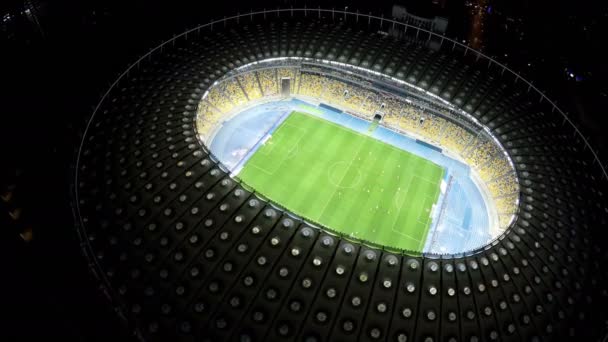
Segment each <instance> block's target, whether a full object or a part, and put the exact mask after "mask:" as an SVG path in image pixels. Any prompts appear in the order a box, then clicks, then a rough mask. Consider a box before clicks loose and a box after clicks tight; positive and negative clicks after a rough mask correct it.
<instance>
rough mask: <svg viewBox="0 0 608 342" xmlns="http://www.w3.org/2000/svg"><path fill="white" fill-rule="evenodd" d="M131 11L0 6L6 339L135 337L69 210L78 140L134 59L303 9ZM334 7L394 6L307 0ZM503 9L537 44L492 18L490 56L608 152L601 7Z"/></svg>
mask: <svg viewBox="0 0 608 342" xmlns="http://www.w3.org/2000/svg"><path fill="white" fill-rule="evenodd" d="M401 2H406V3H407V5H408V7H410V8H417V9H418V10H419V11H420V12H424V13H432V12H433V8H432V7H431V8H430V9H429V7H428V6H426V3H428V0H427V1H423V0H413V1H401ZM24 3H31V4H33V5H35V6H37V8H38V10H37V11H36V14H37V19H38V24H39V26H38V25H37V24H36V23H35V22H33V21H31V20H28V19H27V18H26V16H24V15H20V14H19V13H20V12H21V11H22V10H23V9H24ZM125 3H126V1H119V0H112V1H100V0H94V1H86V2H84V1H76V0H55V1H34V0H32V1H27V2H26V1H18V0H6V1H2V3H0V15H2V16H3V17H2V18H5V15H6V14H9V15H11V14H12V17H13V19H11V21H10V23H8V24H6V23H2V24H0V25H2V26H0V28H1V30H0V61H1V63H0V79H1V80H2V82H1V84H2V85H3V86H4V87H3V88H4V90H3V91H2V92H1V94H0V104H1V106H0V146H1V147H0V186H1V188H0V194H4V193H5V191H6V189H7V186H12V185H14V186H15V188H14V189H13V190H12V191H11V192H12V193H13V198H12V199H11V200H10V202H9V203H8V204H7V203H4V202H2V201H0V227H1V229H0V238H1V240H0V241H2V246H0V247H1V249H0V250H1V251H2V252H0V254H5V256H4V258H3V259H1V260H3V261H6V262H7V266H5V267H3V270H2V273H0V274H2V280H3V281H2V282H3V285H2V289H3V291H2V293H1V294H0V302H1V303H8V306H5V305H3V309H5V310H3V311H4V315H3V323H5V324H6V326H7V327H8V328H9V331H10V333H11V334H14V336H13V337H11V338H9V339H4V340H7V341H11V340H28V339H32V338H41V337H44V338H45V339H46V340H50V339H55V338H57V339H61V340H62V341H85V340H86V341H91V340H99V341H108V340H114V341H120V340H123V339H127V334H126V330H125V329H124V328H122V326H121V323H120V321H119V320H118V319H117V318H116V317H115V315H114V313H113V312H112V308H111V307H110V306H109V305H108V304H107V302H106V301H105V299H104V298H103V297H102V296H101V295H100V293H99V291H97V289H96V284H95V282H94V281H93V280H92V278H91V277H90V276H89V274H88V272H87V264H86V261H85V260H84V258H83V257H82V256H81V253H80V250H79V244H78V240H77V237H76V234H75V232H74V228H73V222H72V217H71V212H70V206H69V185H70V179H71V173H70V169H69V167H70V165H71V163H72V162H73V156H74V150H75V148H76V146H77V142H78V135H79V132H80V131H81V130H82V128H83V127H84V123H85V122H86V119H87V118H88V117H89V115H90V114H91V113H92V110H93V108H94V106H95V104H96V103H97V102H98V101H99V99H100V97H101V94H102V93H103V92H104V91H105V90H106V89H107V87H108V85H109V84H110V83H111V82H112V81H113V80H114V79H115V78H116V76H117V75H118V74H119V73H120V72H121V71H122V70H124V68H125V67H126V66H127V65H128V63H129V62H130V61H133V60H135V59H136V58H137V56H139V55H141V54H143V53H145V52H146V51H147V50H148V49H150V48H151V47H153V46H155V45H156V44H158V43H160V42H161V41H162V40H164V39H167V38H168V37H171V36H172V35H173V34H174V33H179V32H181V31H183V30H184V29H186V28H190V27H192V26H194V25H195V24H198V23H203V22H206V21H208V20H209V19H211V18H219V17H221V16H223V15H224V14H232V13H234V12H236V11H237V10H240V11H241V12H245V11H248V10H249V9H250V8H252V7H253V8H258V9H259V8H263V7H266V8H276V7H278V6H290V5H293V6H300V5H303V4H304V2H303V1H290V0H275V1H264V2H263V1H256V4H255V5H253V4H252V2H251V1H243V0H236V1H231V2H230V3H225V4H224V5H223V8H212V7H211V5H209V2H207V1H197V2H191V3H188V2H186V1H183V0H174V1H165V2H152V1H146V0H134V1H129V2H128V5H126V4H125ZM263 3H266V5H264V4H263ZM329 3H334V4H335V8H344V6H346V5H348V6H349V9H350V10H354V9H356V8H360V9H362V11H364V12H367V11H369V10H373V12H374V13H380V12H384V13H385V14H386V15H387V16H388V15H389V13H390V6H391V4H392V1H384V0H382V1H378V0H376V1H373V2H369V1H361V0H359V1H322V2H321V1H308V2H307V4H308V6H309V7H316V6H317V4H322V6H324V7H333V6H332V5H330V4H329ZM495 3H496V5H497V6H498V7H499V8H500V7H501V6H502V8H508V11H512V12H514V13H515V14H513V15H520V16H523V17H525V18H527V19H526V20H527V24H526V25H525V26H524V27H523V28H522V30H524V31H525V32H526V33H529V34H530V36H531V37H532V38H531V39H530V42H525V43H521V42H512V41H511V38H509V37H511V36H509V35H506V34H501V33H500V32H501V31H500V27H501V25H502V24H501V23H502V22H503V21H504V20H503V19H504V18H503V19H500V20H499V19H496V20H494V21H491V20H490V21H489V22H488V27H489V28H488V30H489V32H487V36H486V39H487V47H486V49H487V50H486V51H488V53H491V54H495V55H499V54H500V55H501V58H502V52H503V50H505V49H506V50H507V51H514V56H513V55H512V56H511V57H504V58H502V60H508V61H509V63H510V64H509V65H515V66H521V67H522V68H524V69H526V68H525V65H526V62H527V61H528V60H534V64H533V65H534V66H533V67H531V68H528V69H526V70H528V71H527V73H530V74H534V75H535V76H536V78H537V79H542V80H545V82H539V83H540V86H541V88H545V89H547V88H548V87H543V85H549V84H550V85H552V90H553V89H555V95H554V96H553V97H554V98H558V99H559V100H560V101H559V103H560V104H562V105H563V107H564V108H566V109H567V110H568V111H569V112H571V113H572V116H573V117H574V118H575V119H576V120H577V121H579V122H581V123H582V124H583V129H584V131H585V132H586V134H587V135H589V136H591V138H592V139H593V140H594V142H595V145H596V146H598V147H599V148H601V149H604V148H605V146H606V140H605V138H604V134H603V132H604V128H605V125H604V124H603V123H604V121H605V119H604V117H603V115H604V111H603V110H601V109H603V108H606V104H608V99H607V93H608V91H607V90H606V85H605V84H604V83H605V82H604V80H605V79H606V78H605V77H604V76H606V74H607V73H608V72H607V71H606V70H605V68H606V64H605V63H604V62H603V61H605V60H606V58H605V55H604V52H603V51H602V49H601V47H602V46H601V45H602V43H603V42H604V41H605V39H603V37H604V35H603V34H604V33H605V26H606V20H605V19H606V16H604V14H603V13H604V12H602V11H604V10H603V9H602V8H596V6H598V5H596V4H594V5H593V6H591V5H590V6H586V7H583V6H578V7H577V5H576V3H575V2H566V1H560V2H551V3H550V6H549V5H547V6H545V5H544V4H541V3H539V2H534V3H535V5H534V6H531V5H530V6H528V5H525V4H523V5H522V4H519V3H518V4H515V5H509V4H505V1H504V0H503V1H498V0H496V1H495ZM509 3H510V2H509ZM543 3H547V4H549V2H548V1H543ZM597 3H599V2H597ZM506 11H507V10H506ZM439 12H440V13H441V14H443V15H446V16H448V17H450V20H451V22H450V27H451V30H450V32H449V34H448V35H450V36H456V37H464V36H466V34H467V28H468V25H469V21H470V20H471V19H470V17H469V16H468V14H467V10H466V9H465V7H464V5H463V3H462V2H459V1H455V0H451V1H448V7H447V8H446V9H444V10H440V11H439ZM518 13H519V14H518ZM522 13H523V14H522ZM573 14H574V15H575V16H576V18H574V19H573V18H571V17H572V15H573ZM510 15H511V14H510ZM571 21H574V23H572V22H571ZM581 22H583V23H581ZM589 23H590V24H589ZM568 28H572V29H571V30H569V29H568ZM583 28H584V29H583ZM493 30H494V31H493ZM505 35H506V37H505ZM538 42H541V43H542V44H541V43H538ZM564 65H568V66H570V65H572V67H573V68H576V69H577V70H579V71H580V73H581V74H584V75H585V79H586V80H585V81H583V82H575V81H572V80H570V81H567V80H566V79H565V78H564V75H563V70H562V69H563V67H564ZM520 70H522V69H520ZM579 71H577V72H579ZM606 159H608V158H606ZM15 208H21V209H22V211H21V217H20V219H19V221H18V223H15V222H14V221H13V220H12V219H10V218H9V216H8V215H7V213H8V212H12V211H13V210H14V209H15ZM27 227H30V228H32V230H33V240H32V241H31V242H29V243H27V242H24V241H22V239H21V238H20V237H19V235H18V234H19V232H21V231H23V229H25V228H27ZM4 332H5V330H2V332H0V334H2V333H4ZM1 338H2V337H1V336H0V339H1Z"/></svg>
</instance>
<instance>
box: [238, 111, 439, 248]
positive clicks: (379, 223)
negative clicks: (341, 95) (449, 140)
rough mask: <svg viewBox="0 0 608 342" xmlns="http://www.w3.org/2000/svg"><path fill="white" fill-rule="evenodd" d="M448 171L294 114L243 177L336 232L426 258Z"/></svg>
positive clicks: (257, 154)
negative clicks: (433, 214)
mask: <svg viewBox="0 0 608 342" xmlns="http://www.w3.org/2000/svg"><path fill="white" fill-rule="evenodd" d="M443 172H444V169H443V168H442V167H440V166H438V165H436V164H434V163H432V162H430V161H428V160H426V159H424V158H421V157H418V156H416V155H414V154H411V153H409V152H406V151H403V150H401V149H398V148H396V147H394V146H391V145H389V144H386V143H384V142H381V141H379V140H376V139H374V138H372V137H369V136H367V135H364V134H361V133H358V132H355V131H353V130H351V129H348V128H346V127H343V126H340V125H338V124H335V123H332V122H329V121H326V120H323V119H321V118H318V117H315V116H312V115H308V114H303V113H298V112H292V113H291V114H290V115H289V117H287V119H285V121H283V123H281V125H280V126H279V127H278V128H277V129H276V130H275V131H274V133H273V134H272V136H271V137H270V138H269V139H268V140H267V141H266V142H265V143H264V144H263V145H262V146H260V147H259V149H258V150H257V151H256V152H255V153H254V154H253V155H252V156H251V158H250V159H249V160H248V161H247V162H246V163H245V165H244V167H243V169H242V170H241V171H240V172H239V174H238V177H239V178H240V179H241V180H242V181H244V182H245V183H246V184H247V185H249V186H251V187H253V188H254V189H255V190H256V191H257V192H258V193H260V194H262V195H264V196H266V197H268V198H269V199H271V200H273V201H274V202H276V203H278V204H280V205H282V206H284V207H285V208H287V209H289V210H291V211H292V212H294V213H296V214H298V215H300V216H302V217H304V218H306V219H308V220H310V221H313V222H317V223H320V224H322V225H324V226H326V227H327V228H329V229H330V230H333V231H337V232H341V233H343V234H346V235H349V236H352V237H353V238H358V239H364V240H367V241H371V242H373V243H377V244H380V245H383V246H387V247H393V248H398V249H407V250H410V251H415V252H420V251H422V249H423V247H424V244H425V241H426V236H427V233H428V231H429V227H430V224H431V218H430V214H431V210H432V208H433V205H434V204H435V202H436V201H437V198H438V196H439V189H440V187H439V184H440V182H441V178H442V177H443Z"/></svg>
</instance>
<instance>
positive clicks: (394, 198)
mask: <svg viewBox="0 0 608 342" xmlns="http://www.w3.org/2000/svg"><path fill="white" fill-rule="evenodd" d="M415 178H418V179H419V180H421V181H424V182H427V183H431V184H433V185H435V186H437V185H439V183H434V182H432V181H430V180H428V179H425V178H422V177H420V176H418V175H414V176H412V178H411V179H410V181H409V182H408V185H407V188H406V191H405V196H406V197H405V198H408V197H409V196H408V192H409V190H410V187H411V184H412V183H413V182H414V179H415ZM427 199H430V200H431V202H432V197H429V196H425V197H424V201H426V200H427ZM393 203H394V204H395V206H396V207H397V215H396V218H395V221H394V222H393V226H392V227H391V231H392V232H393V233H396V234H399V235H402V236H405V237H407V238H410V239H412V240H414V241H417V242H418V249H420V243H421V242H422V240H419V239H416V238H414V237H412V236H411V235H409V234H406V233H403V232H401V231H399V230H396V229H395V225H396V224H397V220H398V219H399V215H400V214H401V209H402V208H403V204H404V203H402V204H401V205H399V204H398V203H397V194H395V195H394V196H393ZM423 204H424V202H423ZM422 214H423V213H419V216H418V217H417V218H416V223H422V224H424V225H425V227H426V225H428V221H429V220H430V213H429V216H428V217H427V218H426V221H425V222H420V215H422Z"/></svg>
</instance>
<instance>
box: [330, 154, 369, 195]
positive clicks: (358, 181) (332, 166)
mask: <svg viewBox="0 0 608 342" xmlns="http://www.w3.org/2000/svg"><path fill="white" fill-rule="evenodd" d="M340 163H347V161H345V160H339V161H337V162H334V163H332V164H331V165H330V166H329V167H328V170H327V179H329V183H331V184H332V185H333V186H335V187H337V188H339V189H353V188H354V187H356V186H357V185H359V183H361V179H362V178H363V176H361V171H359V169H360V168H357V176H358V177H357V182H356V183H354V184H353V185H351V186H340V183H341V182H340V183H338V184H336V183H335V182H334V181H333V180H332V177H331V170H333V168H334V167H335V166H336V165H338V164H340ZM347 172H348V168H347V169H346V172H345V173H344V176H346V173H347ZM344 176H342V178H344Z"/></svg>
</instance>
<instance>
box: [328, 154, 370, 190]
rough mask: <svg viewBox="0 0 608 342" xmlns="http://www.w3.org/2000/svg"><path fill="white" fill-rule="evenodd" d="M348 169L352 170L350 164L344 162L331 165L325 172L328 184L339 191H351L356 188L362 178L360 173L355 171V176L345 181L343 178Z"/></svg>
mask: <svg viewBox="0 0 608 342" xmlns="http://www.w3.org/2000/svg"><path fill="white" fill-rule="evenodd" d="M349 168H352V165H351V163H350V162H347V161H344V160H340V161H337V162H335V163H333V164H331V165H330V166H329V170H327V176H328V177H329V182H330V183H331V184H332V185H334V186H335V187H337V188H340V189H352V188H354V187H355V186H357V185H358V184H359V183H360V182H361V178H363V176H362V175H361V171H359V170H356V171H357V173H356V176H355V177H352V178H348V179H347V178H345V176H346V173H347V172H348V170H349Z"/></svg>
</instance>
